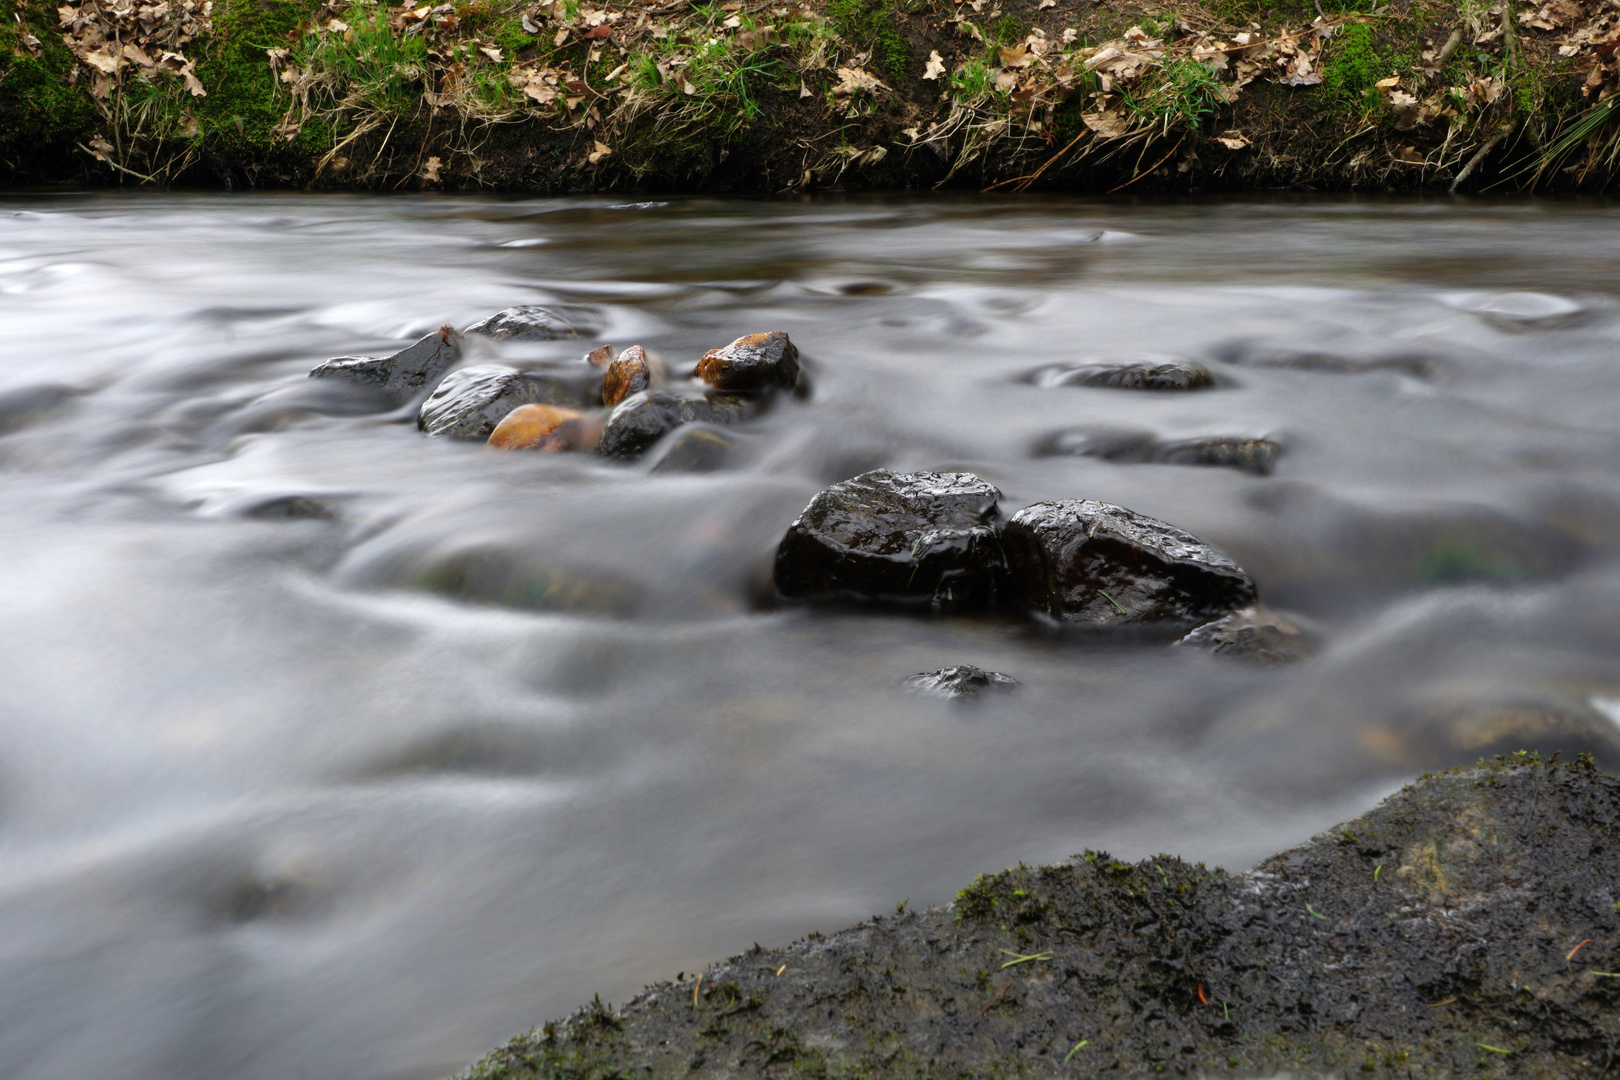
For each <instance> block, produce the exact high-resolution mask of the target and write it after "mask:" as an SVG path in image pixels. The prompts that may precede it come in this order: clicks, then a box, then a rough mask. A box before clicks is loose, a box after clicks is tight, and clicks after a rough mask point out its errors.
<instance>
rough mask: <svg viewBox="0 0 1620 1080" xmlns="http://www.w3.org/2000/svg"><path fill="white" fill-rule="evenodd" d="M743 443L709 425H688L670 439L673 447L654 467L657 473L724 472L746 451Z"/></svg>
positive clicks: (670, 445)
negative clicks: (741, 452)
mask: <svg viewBox="0 0 1620 1080" xmlns="http://www.w3.org/2000/svg"><path fill="white" fill-rule="evenodd" d="M742 445H743V444H742V440H741V439H738V438H737V437H736V436H735V435H731V434H728V433H727V432H724V431H721V430H719V429H718V428H714V427H710V426H709V425H708V424H687V425H686V426H685V427H683V428H681V429H680V430H679V431H677V432H675V434H674V435H671V436H670V438H669V448H668V449H667V450H665V451H664V452H663V453H662V454H660V455H659V458H658V460H657V461H656V462H655V463H654V464H653V467H652V470H651V471H653V472H655V473H708V472H718V471H720V470H721V469H724V468H725V467H726V466H727V465H729V464H730V463H731V461H732V460H733V459H734V458H735V457H736V456H737V454H738V452H739V451H740V450H741V449H742Z"/></svg>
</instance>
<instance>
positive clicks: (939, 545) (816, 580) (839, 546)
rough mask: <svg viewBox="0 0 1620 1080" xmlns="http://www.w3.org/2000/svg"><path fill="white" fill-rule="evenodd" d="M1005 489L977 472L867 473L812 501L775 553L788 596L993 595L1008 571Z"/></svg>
mask: <svg viewBox="0 0 1620 1080" xmlns="http://www.w3.org/2000/svg"><path fill="white" fill-rule="evenodd" d="M1000 498H1001V493H1000V492H999V491H997V490H996V488H995V487H994V486H993V485H991V484H989V483H988V482H986V481H984V480H982V479H980V478H979V477H977V476H974V475H973V474H972V473H932V472H916V473H892V472H889V471H888V470H886V469H878V470H875V471H873V472H869V473H863V474H862V475H860V476H857V477H855V478H854V479H852V480H845V481H844V482H842V483H839V484H834V485H832V486H831V487H829V488H827V489H825V490H824V491H822V492H821V493H819V494H818V495H817V496H816V497H815V498H814V499H812V500H811V501H810V505H809V506H807V507H805V509H804V512H803V513H802V514H800V515H799V517H798V520H796V521H795V522H794V523H793V524H792V525H791V526H789V528H788V531H787V535H785V536H784V537H783V538H782V543H781V545H780V546H779V547H778V548H777V552H776V567H775V580H776V588H777V590H778V591H779V592H780V593H781V594H782V595H783V596H785V597H789V598H825V599H830V598H838V597H842V598H847V599H861V600H890V601H902V602H912V603H926V602H932V603H935V604H940V605H943V606H947V607H954V606H958V605H963V604H976V603H983V602H987V601H990V600H992V599H994V598H995V596H996V595H997V593H998V591H999V584H1000V579H1001V576H1002V574H1003V573H1004V570H1005V560H1004V558H1003V555H1002V551H1001V545H1000V543H999V542H998V541H997V537H996V530H995V523H996V520H997V517H998V509H997V506H996V501H997V500H998V499H1000Z"/></svg>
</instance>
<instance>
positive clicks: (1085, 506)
mask: <svg viewBox="0 0 1620 1080" xmlns="http://www.w3.org/2000/svg"><path fill="white" fill-rule="evenodd" d="M1002 542H1003V544H1004V545H1005V547H1006V551H1007V563H1008V566H1009V568H1010V569H1011V572H1012V578H1013V582H1014V585H1015V588H1016V589H1017V592H1018V595H1019V598H1020V599H1021V601H1022V602H1023V604H1024V606H1025V607H1027V608H1029V609H1030V610H1032V611H1034V612H1037V613H1039V614H1042V615H1045V616H1047V617H1049V618H1052V619H1055V620H1058V621H1059V622H1065V623H1078V624H1081V625H1084V626H1092V627H1098V628H1104V627H1112V626H1119V625H1127V624H1137V625H1140V624H1152V625H1154V626H1156V627H1159V628H1163V629H1178V628H1179V629H1190V628H1192V627H1194V626H1197V625H1198V624H1200V623H1205V622H1209V621H1210V620H1212V619H1218V618H1220V617H1221V616H1223V615H1225V614H1226V613H1227V612H1229V611H1233V610H1235V609H1237V608H1240V607H1244V606H1246V605H1248V604H1252V603H1254V600H1255V590H1254V582H1253V581H1251V580H1250V579H1249V575H1248V574H1246V573H1244V571H1243V569H1242V568H1241V567H1239V566H1238V565H1237V564H1236V563H1234V562H1233V561H1232V560H1231V559H1229V558H1227V557H1226V555H1225V554H1223V553H1222V552H1220V551H1217V550H1216V549H1215V548H1212V547H1210V546H1209V545H1208V544H1206V543H1204V542H1203V541H1202V540H1199V539H1198V538H1197V537H1196V536H1193V535H1192V534H1190V533H1187V532H1183V531H1182V530H1180V529H1178V528H1176V527H1175V526H1174V525H1168V524H1166V523H1165V522H1162V521H1157V520H1155V519H1153V518H1150V517H1144V516H1143V515H1141V514H1138V513H1135V512H1134V511H1131V510H1127V509H1125V508H1124V507H1122V506H1115V505H1113V504H1111V503H1104V502H1096V501H1095V500H1092V499H1059V500H1056V501H1053V502H1040V503H1035V504H1034V505H1033V506H1026V507H1025V508H1024V509H1022V510H1020V511H1019V512H1018V513H1017V514H1014V515H1013V518H1012V520H1011V521H1009V522H1008V523H1007V528H1006V530H1005V532H1004V533H1003V536H1002Z"/></svg>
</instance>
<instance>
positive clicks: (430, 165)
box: [421, 157, 444, 184]
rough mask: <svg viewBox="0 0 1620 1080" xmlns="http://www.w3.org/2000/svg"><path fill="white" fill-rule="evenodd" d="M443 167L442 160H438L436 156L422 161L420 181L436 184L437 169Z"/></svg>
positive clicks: (437, 177)
mask: <svg viewBox="0 0 1620 1080" xmlns="http://www.w3.org/2000/svg"><path fill="white" fill-rule="evenodd" d="M443 167H444V162H442V161H440V160H439V159H438V158H437V157H430V158H428V159H427V160H426V161H424V162H423V163H422V172H421V177H422V183H424V184H437V183H438V182H439V170H440V169H442V168H443Z"/></svg>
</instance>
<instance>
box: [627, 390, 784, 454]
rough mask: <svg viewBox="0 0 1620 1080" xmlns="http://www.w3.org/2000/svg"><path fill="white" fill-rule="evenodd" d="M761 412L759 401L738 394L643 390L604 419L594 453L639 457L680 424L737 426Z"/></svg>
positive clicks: (761, 406)
mask: <svg viewBox="0 0 1620 1080" xmlns="http://www.w3.org/2000/svg"><path fill="white" fill-rule="evenodd" d="M762 408H763V403H762V402H761V401H760V400H759V399H756V398H750V397H745V396H742V395H738V394H693V393H672V392H670V391H666V390H644V391H642V392H641V393H639V394H632V395H631V396H630V397H627V398H625V399H624V400H623V401H622V402H620V403H619V405H618V406H617V407H616V408H615V409H614V410H613V412H612V413H611V414H610V415H609V416H608V421H607V425H606V426H605V427H603V428H602V437H601V438H600V439H598V440H597V443H596V452H597V453H598V454H601V455H602V456H603V457H618V458H633V457H639V456H641V455H642V454H644V453H646V452H647V450H648V449H650V448H651V447H652V445H653V444H654V443H656V442H657V441H658V440H659V439H662V438H663V437H664V436H665V435H667V434H669V433H670V432H671V431H674V430H675V429H676V428H678V427H680V426H682V425H683V424H692V423H700V424H740V423H742V422H743V421H744V420H749V419H752V418H753V417H755V416H757V415H758V414H759V413H760V411H761V409H762Z"/></svg>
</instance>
